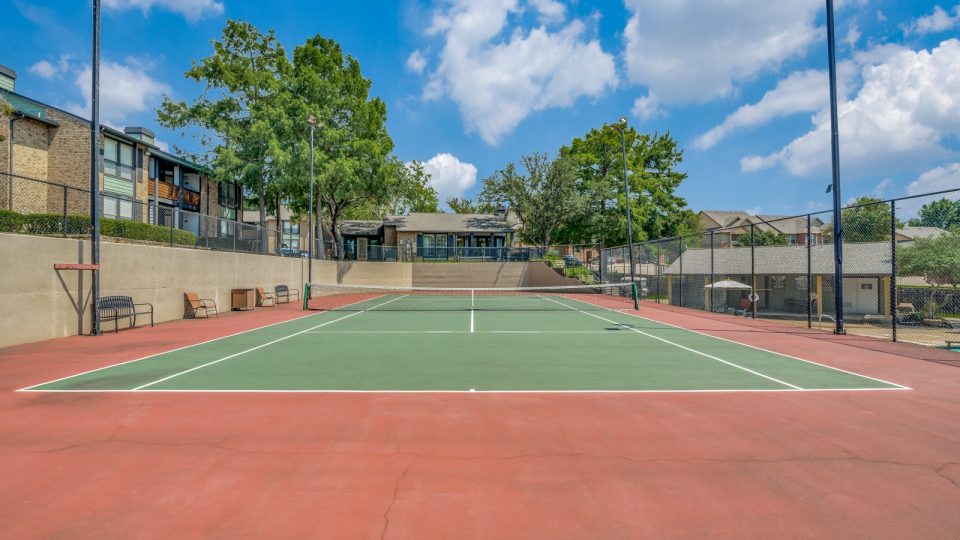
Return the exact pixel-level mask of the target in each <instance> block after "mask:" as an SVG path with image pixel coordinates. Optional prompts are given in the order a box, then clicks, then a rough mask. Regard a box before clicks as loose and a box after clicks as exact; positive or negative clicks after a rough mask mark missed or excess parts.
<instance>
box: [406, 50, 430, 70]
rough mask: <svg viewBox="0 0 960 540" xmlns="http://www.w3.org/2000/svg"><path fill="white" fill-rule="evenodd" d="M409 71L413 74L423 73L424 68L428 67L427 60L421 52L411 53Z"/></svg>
mask: <svg viewBox="0 0 960 540" xmlns="http://www.w3.org/2000/svg"><path fill="white" fill-rule="evenodd" d="M406 65H407V71H410V72H412V73H423V70H424V68H426V67H427V58H426V57H425V56H423V53H422V52H420V51H419V50H416V51H413V52H412V53H410V56H408V57H407V64H406Z"/></svg>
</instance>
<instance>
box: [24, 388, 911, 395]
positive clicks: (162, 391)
mask: <svg viewBox="0 0 960 540" xmlns="http://www.w3.org/2000/svg"><path fill="white" fill-rule="evenodd" d="M903 390H909V388H897V387H886V388H803V389H797V388H728V389H715V388H704V389H699V390H696V389H693V390H341V389H330V390H299V389H297V390H266V389H251V390H236V389H210V390H206V389H197V390H193V389H184V388H180V389H172V388H171V389H165V388H145V389H143V390H96V389H64V390H56V389H49V390H45V389H39V390H26V391H27V392H45V393H63V392H66V393H73V394H99V393H110V394H125V393H136V394H144V393H148V394H149V393H153V394H755V393H790V392H802V393H810V392H901V391H903Z"/></svg>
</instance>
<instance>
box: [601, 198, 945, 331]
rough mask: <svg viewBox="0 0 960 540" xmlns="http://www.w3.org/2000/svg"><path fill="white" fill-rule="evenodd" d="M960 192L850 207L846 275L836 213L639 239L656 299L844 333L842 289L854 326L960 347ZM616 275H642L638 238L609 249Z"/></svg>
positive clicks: (750, 219)
mask: <svg viewBox="0 0 960 540" xmlns="http://www.w3.org/2000/svg"><path fill="white" fill-rule="evenodd" d="M943 199H947V200H949V201H955V200H958V199H960V189H956V190H950V191H942V192H937V193H930V194H925V195H917V196H911V197H906V198H900V199H893V200H888V201H883V202H877V203H875V204H867V205H859V206H849V207H846V208H844V209H843V211H842V219H841V224H842V227H841V235H842V238H843V242H842V246H843V250H842V258H841V261H842V267H843V269H842V272H843V273H842V275H841V276H839V279H838V276H837V275H836V272H835V268H836V259H835V256H834V245H833V227H834V224H833V223H832V219H833V214H832V212H820V213H812V214H804V215H800V216H792V217H786V218H779V217H778V218H775V219H774V218H768V219H762V218H757V217H754V216H747V215H745V214H738V213H722V212H718V213H716V214H717V215H718V217H719V218H720V219H725V220H726V221H727V222H726V223H722V224H721V225H722V226H721V227H719V228H715V229H712V230H709V231H706V232H703V233H700V234H696V235H689V236H683V237H674V238H662V239H659V240H652V241H647V242H641V243H637V244H634V245H633V252H634V276H635V279H636V280H637V281H638V282H639V283H638V285H639V286H640V288H641V291H642V293H643V294H645V296H646V299H647V300H648V301H652V302H657V303H662V304H670V305H673V306H680V307H685V308H692V309H697V310H705V311H710V312H718V313H727V314H729V315H731V316H736V317H752V318H763V319H776V320H778V321H781V322H782V323H784V324H786V325H789V326H790V327H793V329H794V330H801V331H802V330H803V329H809V330H811V331H813V330H832V329H833V328H834V327H835V325H836V319H835V317H836V311H837V310H836V306H835V303H834V302H835V301H834V297H835V291H836V287H842V293H843V312H844V326H845V329H846V331H847V333H851V334H858V335H864V336H870V337H875V338H881V339H889V340H894V341H908V342H913V343H919V344H924V345H930V346H936V347H943V348H956V349H957V350H960V212H958V211H957V208H958V206H957V205H956V204H952V203H942V202H937V201H941V200H943ZM600 274H601V279H602V280H603V281H605V282H618V281H628V280H630V264H629V250H628V248H627V246H621V247H616V248H611V249H604V250H602V252H601V255H600Z"/></svg>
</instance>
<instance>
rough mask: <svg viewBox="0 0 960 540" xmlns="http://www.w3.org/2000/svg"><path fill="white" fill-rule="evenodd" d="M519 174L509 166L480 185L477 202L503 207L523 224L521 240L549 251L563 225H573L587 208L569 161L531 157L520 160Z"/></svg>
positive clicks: (535, 155)
mask: <svg viewBox="0 0 960 540" xmlns="http://www.w3.org/2000/svg"><path fill="white" fill-rule="evenodd" d="M520 166H521V167H522V168H523V171H520V170H518V169H517V167H516V166H515V165H514V164H513V163H510V164H508V165H507V166H506V167H505V168H504V169H502V170H499V171H497V172H496V173H494V174H493V175H492V176H490V177H489V178H487V179H485V180H484V181H483V191H482V192H481V198H482V199H483V200H487V201H490V202H492V203H503V204H506V205H508V206H509V207H510V209H511V211H513V212H514V214H515V215H516V216H517V218H519V219H520V221H521V222H522V223H523V228H522V229H521V231H520V236H521V238H522V239H523V240H524V241H526V242H530V243H531V244H533V245H535V246H538V247H542V248H544V249H549V248H550V245H551V244H552V243H553V241H554V237H555V235H556V233H557V231H558V230H559V229H560V227H561V226H562V225H563V224H564V223H570V222H576V220H577V219H579V218H580V217H581V216H582V215H583V213H584V211H585V210H586V208H587V205H586V198H585V197H584V195H583V194H582V193H581V192H580V190H579V189H578V186H577V184H578V181H577V180H578V179H577V169H576V165H575V163H574V162H573V160H571V159H569V158H566V157H564V156H559V157H557V158H556V159H553V160H551V159H550V157H549V156H548V155H547V154H542V153H534V154H531V155H527V156H523V157H522V158H520Z"/></svg>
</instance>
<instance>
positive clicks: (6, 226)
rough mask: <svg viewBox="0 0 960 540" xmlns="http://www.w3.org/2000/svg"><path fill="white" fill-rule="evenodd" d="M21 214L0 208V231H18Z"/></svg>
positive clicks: (20, 224)
mask: <svg viewBox="0 0 960 540" xmlns="http://www.w3.org/2000/svg"><path fill="white" fill-rule="evenodd" d="M22 228H23V216H22V215H21V214H18V213H17V212H11V211H10V210H0V232H20V229H22Z"/></svg>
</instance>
